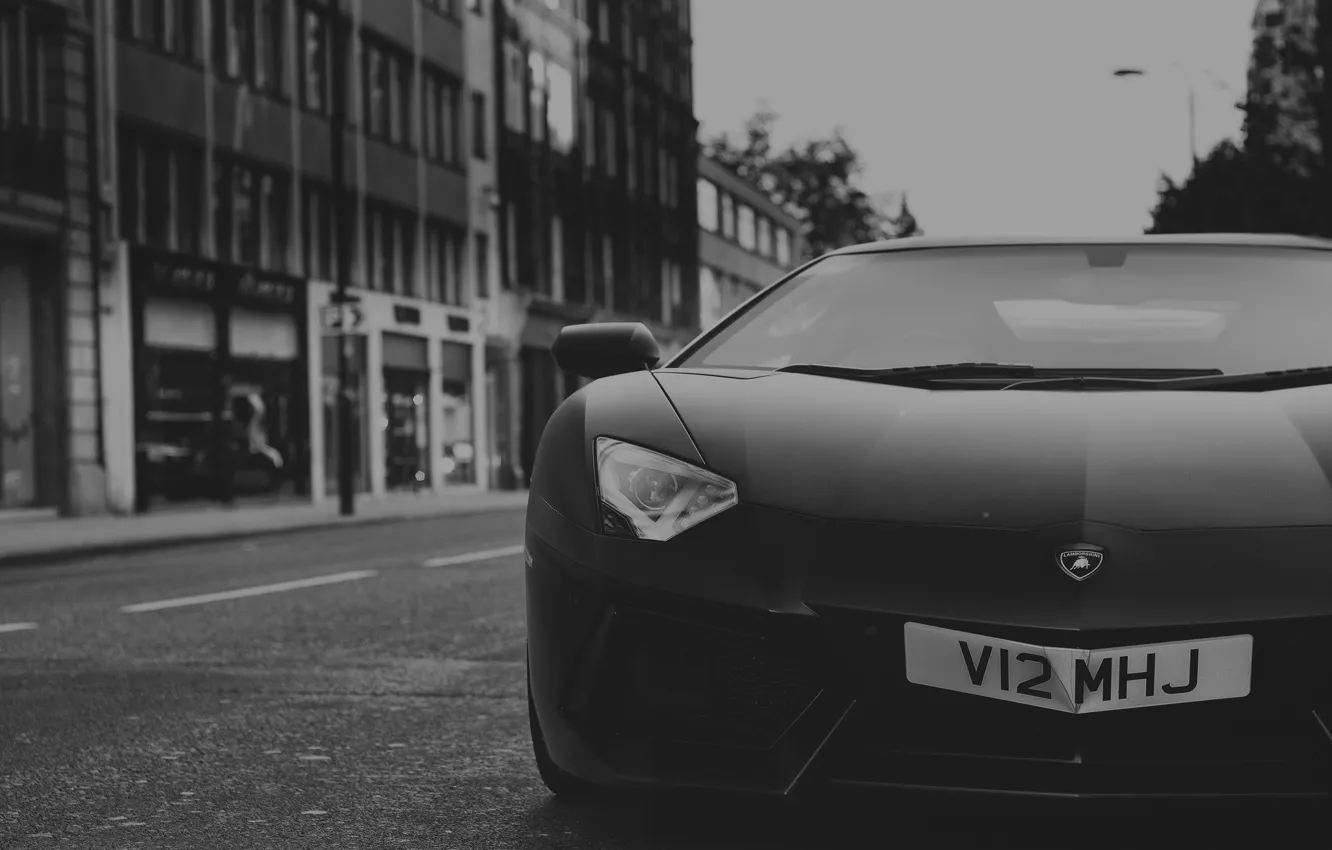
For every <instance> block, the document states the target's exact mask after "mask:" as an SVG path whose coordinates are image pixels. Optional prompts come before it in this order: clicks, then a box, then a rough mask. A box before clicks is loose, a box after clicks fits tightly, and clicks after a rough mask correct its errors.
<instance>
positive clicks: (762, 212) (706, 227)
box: [697, 156, 805, 330]
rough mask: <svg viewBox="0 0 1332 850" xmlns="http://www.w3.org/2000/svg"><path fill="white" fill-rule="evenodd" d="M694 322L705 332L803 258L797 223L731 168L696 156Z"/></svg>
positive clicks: (803, 253) (798, 224)
mask: <svg viewBox="0 0 1332 850" xmlns="http://www.w3.org/2000/svg"><path fill="white" fill-rule="evenodd" d="M697 202H698V229H699V242H698V262H699V266H698V293H699V299H698V304H699V323H700V325H701V327H702V328H703V329H704V330H706V329H707V328H710V327H712V326H713V325H714V324H716V323H717V321H718V320H719V319H721V318H722V317H723V316H725V315H726V314H727V313H729V312H731V311H732V310H734V309H735V308H736V307H738V306H740V305H741V304H743V303H744V302H745V301H747V300H749V298H750V297H752V296H753V295H755V294H756V293H758V291H759V290H761V289H763V288H764V287H766V286H767V285H768V284H770V283H774V282H775V281H777V280H778V279H779V278H781V277H782V276H784V275H785V274H786V273H787V272H789V271H790V270H791V269H793V268H795V267H796V266H798V265H800V263H802V262H803V261H804V256H805V248H804V241H803V240H802V239H801V237H800V232H801V231H800V222H799V221H797V220H796V219H795V217H793V216H792V215H790V214H789V213H787V212H786V211H785V210H783V209H781V207H779V206H778V205H777V204H774V203H773V202H772V201H771V200H770V199H768V198H767V197H765V196H764V194H763V193H762V192H761V191H759V190H758V189H757V188H755V187H754V186H753V185H751V184H750V183H749V182H747V181H746V180H744V179H743V178H741V177H739V176H738V175H736V174H735V173H734V172H733V171H731V170H730V169H728V168H726V167H724V166H722V165H719V164H718V163H716V162H713V161H712V160H710V159H708V158H707V157H706V156H699V158H698V190H697Z"/></svg>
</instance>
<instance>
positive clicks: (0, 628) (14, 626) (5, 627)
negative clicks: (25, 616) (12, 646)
mask: <svg viewBox="0 0 1332 850" xmlns="http://www.w3.org/2000/svg"><path fill="white" fill-rule="evenodd" d="M35 628H37V624H36V623H0V633H4V632H26V631H27V630H28V629H35Z"/></svg>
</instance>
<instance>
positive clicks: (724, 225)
mask: <svg viewBox="0 0 1332 850" xmlns="http://www.w3.org/2000/svg"><path fill="white" fill-rule="evenodd" d="M721 231H722V236H725V237H726V238H727V239H734V238H735V199H734V198H733V197H732V196H731V194H730V193H729V192H722V196H721Z"/></svg>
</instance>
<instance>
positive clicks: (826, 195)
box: [703, 108, 922, 256]
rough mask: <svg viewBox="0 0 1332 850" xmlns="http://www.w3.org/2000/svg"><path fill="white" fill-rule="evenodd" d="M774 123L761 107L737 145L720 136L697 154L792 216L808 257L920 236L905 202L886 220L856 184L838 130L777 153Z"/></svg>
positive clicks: (859, 168) (853, 164) (852, 158)
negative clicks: (798, 225) (801, 228)
mask: <svg viewBox="0 0 1332 850" xmlns="http://www.w3.org/2000/svg"><path fill="white" fill-rule="evenodd" d="M777 119H778V115H777V113H775V112H773V111H772V110H770V109H767V108H761V109H759V110H758V111H757V112H755V114H754V115H753V116H751V117H750V119H749V120H748V121H746V122H745V125H744V130H743V134H742V136H743V137H742V139H741V140H739V141H734V140H732V138H731V137H730V135H729V134H727V133H720V134H718V135H716V136H714V137H712V138H711V139H709V140H707V141H705V142H704V145H703V152H704V154H705V155H707V156H708V157H710V158H712V159H713V160H714V161H716V162H718V163H719V164H721V165H723V166H725V167H727V168H729V169H731V170H732V171H734V172H735V173H736V174H737V175H739V176H740V177H741V178H743V179H745V180H747V181H749V182H750V183H752V184H754V185H755V186H757V187H758V188H759V189H761V190H762V191H763V192H764V193H765V194H767V195H768V197H770V198H771V199H772V200H773V202H775V203H776V204H778V205H779V206H781V207H782V208H783V209H785V210H786V211H787V212H789V213H791V214H792V215H793V216H795V217H796V218H797V219H798V220H799V221H800V222H801V223H802V224H803V225H804V226H805V233H804V237H805V241H806V242H807V243H808V245H809V250H810V252H811V253H812V254H813V255H814V256H818V255H819V254H823V253H826V252H827V251H831V250H834V249H836V248H842V247H845V246H847V245H855V244H858V243H861V242H873V241H875V240H879V239H892V238H896V237H899V236H910V235H919V234H920V233H921V232H922V231H921V230H920V225H919V223H918V222H917V221H916V218H915V216H914V215H912V214H911V211H910V209H909V208H908V207H907V205H906V203H905V201H904V202H903V205H902V210H901V212H900V213H899V214H898V215H897V216H895V217H890V216H888V215H887V214H885V213H884V212H883V211H882V210H880V209H879V208H878V207H877V206H876V205H875V203H874V201H873V200H872V199H871V198H870V197H869V196H868V195H867V194H865V192H864V191H862V190H861V189H860V188H859V187H858V186H857V185H856V183H857V179H858V178H859V177H860V175H861V174H862V173H863V171H864V164H863V163H862V162H861V160H860V155H859V153H857V151H856V150H855V149H854V148H853V147H851V145H850V143H848V142H847V140H846V137H845V136H844V135H843V134H842V131H841V128H836V129H834V130H833V132H832V134H831V135H830V136H828V137H827V138H813V139H807V140H804V141H802V142H799V143H797V144H793V145H790V146H788V147H787V148H785V149H782V150H779V149H778V148H777V147H776V146H774V144H773V141H772V130H773V127H774V125H775V124H776V123H777Z"/></svg>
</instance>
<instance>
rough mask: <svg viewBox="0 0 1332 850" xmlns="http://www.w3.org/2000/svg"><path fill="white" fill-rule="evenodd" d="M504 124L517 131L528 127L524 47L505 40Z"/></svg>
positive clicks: (520, 131)
mask: <svg viewBox="0 0 1332 850" xmlns="http://www.w3.org/2000/svg"><path fill="white" fill-rule="evenodd" d="M504 69H505V73H504V126H506V127H508V128H509V129H510V130H512V131H514V132H515V133H522V132H523V131H524V130H526V128H527V123H526V122H527V101H526V98H525V97H524V82H525V81H526V79H527V66H526V63H525V62H524V61H523V52H522V49H521V48H520V47H519V46H518V45H516V44H514V43H513V42H511V41H506V42H504Z"/></svg>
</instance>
